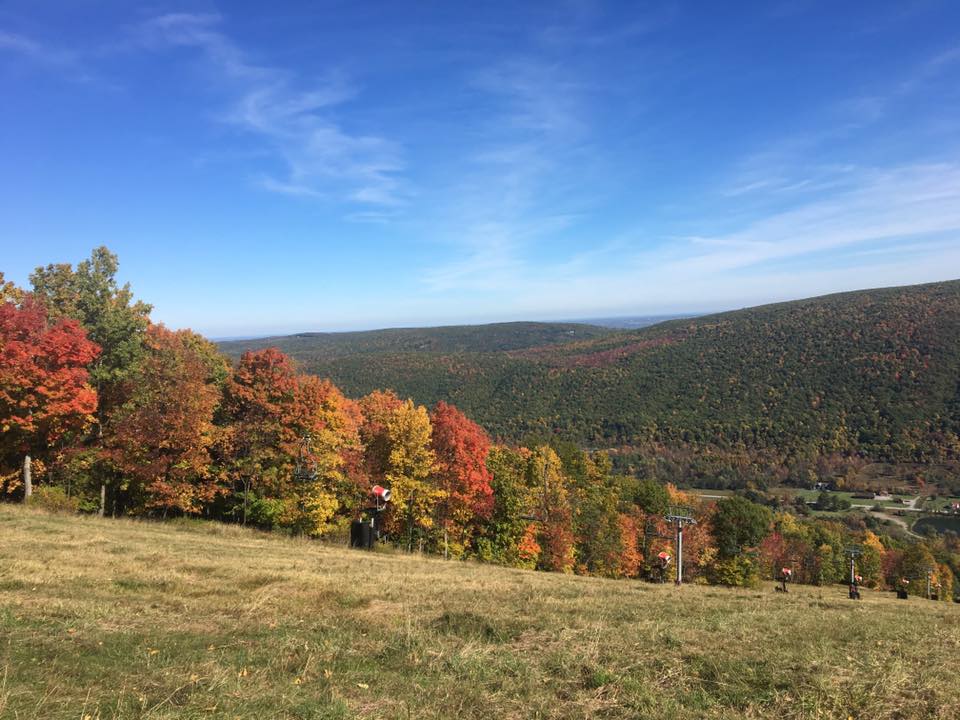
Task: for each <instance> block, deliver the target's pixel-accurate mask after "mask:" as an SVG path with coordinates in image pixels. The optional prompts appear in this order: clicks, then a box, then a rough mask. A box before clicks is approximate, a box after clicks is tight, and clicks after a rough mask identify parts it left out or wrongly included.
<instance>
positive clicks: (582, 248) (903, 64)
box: [0, 0, 960, 336]
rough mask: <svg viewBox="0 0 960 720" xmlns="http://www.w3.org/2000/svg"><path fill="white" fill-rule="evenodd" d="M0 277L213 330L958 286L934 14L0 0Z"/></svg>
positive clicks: (959, 174) (949, 76)
mask: <svg viewBox="0 0 960 720" xmlns="http://www.w3.org/2000/svg"><path fill="white" fill-rule="evenodd" d="M0 98H2V100H0V248H2V255H0V270H3V271H4V272H5V273H6V275H7V277H8V278H11V279H14V280H15V281H18V282H20V283H25V282H26V278H27V275H28V274H29V272H30V270H31V269H32V268H33V267H35V266H37V265H39V264H45V263H48V262H77V261H79V260H81V259H83V258H84V257H86V256H87V255H88V254H89V251H90V249H91V248H92V247H94V246H96V245H99V244H106V245H107V246H109V247H110V248H111V249H112V250H114V251H115V252H117V253H118V254H119V256H120V260H121V276H122V279H123V280H129V281H130V282H131V283H132V285H133V287H134V290H135V292H136V293H137V295H138V296H140V297H142V298H143V299H145V300H147V301H148V302H151V303H153V304H154V306H155V312H154V317H155V319H158V320H161V321H163V322H165V323H167V324H169V325H171V326H174V327H193V328H194V329H196V330H199V331H201V332H204V333H207V334H209V335H212V336H230V335H248V334H258V333H268V332H286V331H298V330H311V329H314V330H321V329H354V328H370V327H384V326H393V325H410V324H449V323H456V322H487V321H498V320H514V319H556V318H575V317H591V316H593V317H596V316H604V315H606V316H609V315H627V314H654V313H674V312H676V313H682V312H698V311H711V310H720V309H728V308H735V307H743V306H747V305H753V304H759V303H763V302H769V301H775V300H782V299H790V298H798V297H806V296H811V295H817V294H821V293H826V292H832V291H838V290H845V289H855V288H864V287H875V286H886V285H896V284H908V283H915V282H926V281H934V280H943V279H951V278H956V277H960V4H958V3H956V2H953V1H952V0H943V1H939V2H938V1H934V0H929V1H926V2H903V1H897V2H879V1H877V0H871V1H870V2H843V3H837V2H813V1H803V0H794V1H792V2H790V1H783V2H777V1H775V0H773V1H771V0H767V1H765V2H757V3H752V4H751V3H746V2H744V3H705V2H662V3H661V2H649V3H644V2H623V3H601V2H590V1H586V0H585V1H577V2H567V3H561V2H543V3H534V2H530V3H526V2H522V3H517V2H504V3H498V2H484V3H451V2H417V3H401V2H382V3H378V2H366V3H354V2H318V1H315V0H311V1H309V2H306V1H305V2H287V3H269V4H267V3H260V2H230V3H226V2H223V3H210V2H189V1H187V2H178V3H169V4H167V3H165V2H163V0H155V1H154V2H150V3H146V4H138V3H134V2H130V1H129V0H122V1H109V0H77V1H76V2H63V1H62V0H61V2H50V1H48V0H6V1H5V2H3V3H0Z"/></svg>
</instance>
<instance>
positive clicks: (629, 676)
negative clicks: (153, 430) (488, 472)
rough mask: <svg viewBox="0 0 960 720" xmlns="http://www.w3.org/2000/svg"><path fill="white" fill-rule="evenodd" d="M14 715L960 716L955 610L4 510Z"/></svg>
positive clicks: (2, 609) (4, 690) (4, 657)
mask: <svg viewBox="0 0 960 720" xmlns="http://www.w3.org/2000/svg"><path fill="white" fill-rule="evenodd" d="M0 638H2V643H0V717H3V718H50V719H52V720H55V719H58V718H70V719H71V720H81V719H83V718H90V719H96V718H101V719H102V718H223V719H226V718H231V719H235V718H243V719H252V718H316V719H327V720H332V719H335V718H340V719H342V718H372V719H377V718H380V719H383V720H394V719H397V718H401V719H402V718H457V719H458V720H472V719H476V720H480V719H482V720H491V719H493V718H508V719H517V720H519V719H521V718H523V719H526V718H601V717H602V718H646V717H650V718H729V719H731V720H732V719H733V718H760V717H766V718H788V719H790V718H848V717H854V718H871V719H893V718H899V719H901V720H902V719H912V718H917V719H920V718H924V719H929V718H940V719H942V720H947V719H948V718H956V717H958V716H960V695H958V694H957V691H956V666H957V663H958V662H960V605H955V604H952V603H944V602H941V603H935V602H929V601H924V600H918V599H916V598H912V599H911V600H909V601H907V602H900V601H896V600H895V599H893V598H892V596H891V595H890V594H888V593H877V592H872V591H866V592H865V593H864V600H863V601H862V602H859V603H857V602H851V601H849V600H847V599H846V598H845V590H844V588H843V587H839V586H833V587H826V588H815V587H802V586H795V587H793V588H791V592H790V593H789V594H788V595H786V596H784V595H781V594H779V593H774V592H773V588H772V585H769V584H768V585H766V586H765V587H763V588H762V589H758V590H726V589H722V588H716V587H699V586H685V587H684V588H681V589H679V590H678V589H676V588H674V587H672V586H670V585H650V584H645V583H639V582H633V581H612V580H601V579H591V578H580V577H572V576H558V575H551V574H545V573H534V572H524V571H517V570H507V569H500V568H495V567H490V566H479V565H474V564H469V563H457V562H444V561H442V560H436V559H425V558H419V557H412V556H404V555H391V554H382V553H376V554H366V553H361V552H356V551H349V550H346V549H344V548H340V547H329V546H324V545H321V544H319V543H312V542H307V541H300V540H294V539H283V538H278V537H272V536H266V535H262V534H258V533H255V532H251V531H243V530H241V529H238V528H236V527H232V526H231V527H227V526H222V525H212V524H203V523H200V522H194V523H187V524H167V525H162V524H157V523H146V522H143V523H141V522H133V521H126V520H115V521H113V520H98V519H96V518H78V517H63V516H53V515H46V514H42V513H40V512H37V511H30V510H24V509H22V508H20V507H13V506H9V505H0Z"/></svg>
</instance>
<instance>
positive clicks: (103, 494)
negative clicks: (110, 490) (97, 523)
mask: <svg viewBox="0 0 960 720" xmlns="http://www.w3.org/2000/svg"><path fill="white" fill-rule="evenodd" d="M106 510H107V484H106V483H105V482H102V483H100V509H99V510H98V511H97V515H99V516H100V517H103V515H104V513H105V512H106Z"/></svg>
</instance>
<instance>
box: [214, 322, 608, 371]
mask: <svg viewBox="0 0 960 720" xmlns="http://www.w3.org/2000/svg"><path fill="white" fill-rule="evenodd" d="M612 332H613V331H612V330H609V329H607V328H603V327H599V326H597V325H589V324H585V323H560V322H556V323H553V322H509V323H491V324H488V325H450V326H444V327H428V328H389V329H384V330H365V331H359V332H327V333H323V332H305V333H297V334H295V335H282V336H276V337H266V338H256V339H250V340H225V341H221V342H219V343H218V344H219V346H220V348H221V350H223V351H224V352H225V353H226V354H227V355H230V356H233V357H239V356H240V354H242V353H243V352H244V351H245V350H257V349H262V348H267V347H276V348H278V349H279V350H281V351H283V352H284V353H287V354H288V355H291V356H293V357H296V358H297V359H298V360H299V361H300V362H304V363H309V362H318V361H323V360H331V359H335V358H342V357H350V356H353V355H367V354H370V353H380V354H383V353H406V352H415V353H424V352H426V353H462V352H492V351H506V350H519V349H523V348H529V347H538V346H547V345H552V344H556V343H567V342H570V341H572V340H588V339H592V338H598V337H603V336H605V335H609V334H611V333H612Z"/></svg>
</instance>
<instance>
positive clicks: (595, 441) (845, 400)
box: [228, 281, 960, 478]
mask: <svg viewBox="0 0 960 720" xmlns="http://www.w3.org/2000/svg"><path fill="white" fill-rule="evenodd" d="M398 332H403V331H398ZM462 332H466V331H462ZM553 337H554V338H555V339H557V336H556V335H554V336H553ZM559 339H562V335H561V336H560V338H559ZM296 342H298V341H288V342H287V343H286V344H283V345H281V348H282V349H286V350H287V351H289V352H291V353H292V354H293V355H294V357H296V358H297V359H298V360H300V361H301V362H302V363H303V365H304V367H305V368H306V369H307V370H309V371H311V372H314V373H317V374H320V375H323V376H328V377H330V378H331V379H333V381H334V382H335V383H337V384H338V385H339V386H340V387H342V388H343V389H344V390H345V391H346V392H347V393H348V394H352V395H354V396H358V395H361V394H364V393H367V392H370V391H371V390H373V389H375V388H380V387H390V388H393V389H395V390H396V391H397V392H398V393H399V394H401V395H403V396H412V397H413V398H415V399H416V400H417V401H418V402H422V403H427V404H432V403H434V402H436V401H437V400H441V399H442V400H446V401H449V402H453V403H455V404H456V405H457V406H459V407H461V408H462V409H463V410H464V411H465V412H466V413H468V414H469V415H470V416H471V417H473V418H474V419H476V420H477V421H479V422H480V423H481V424H483V425H484V426H485V427H486V428H487V429H488V430H489V431H490V432H492V433H493V434H494V435H497V436H500V437H503V438H506V439H512V440H515V439H519V438H521V437H523V436H524V435H527V434H531V433H534V434H536V433H540V434H547V435H551V436H560V437H562V438H565V439H568V440H572V441H575V442H578V443H581V444H584V445H588V446H593V447H612V448H623V447H636V446H639V445H643V444H645V443H656V444H658V445H663V446H666V447H673V448H688V447H701V446H705V445H706V446H710V447H714V448H717V449H719V450H730V449H736V448H741V449H746V450H747V451H750V452H769V453H771V454H773V455H775V456H777V457H778V458H783V457H811V456H812V457H815V456H819V455H827V454H830V453H856V454H860V455H863V456H865V457H867V458H869V459H873V460H882V461H894V462H899V463H921V464H923V463H940V464H941V465H942V464H943V463H946V467H947V470H942V468H941V470H939V471H938V472H941V473H943V472H945V473H946V474H947V475H949V476H951V477H953V478H955V477H956V474H955V473H954V472H953V470H952V469H951V468H952V467H953V466H952V465H951V463H952V462H954V461H955V460H956V458H957V455H958V452H960V446H958V443H957V440H956V435H957V434H958V433H960V382H958V378H960V281H951V282H944V283H935V284H929V285H920V286H911V287H903V288H888V289H880V290H867V291H859V292H850V293H842V294H837V295H830V296H825V297H819V298H813V299H809V300H802V301H796V302H788V303H779V304H774V305H766V306H762V307H756V308H750V309H747V310H740V311H735V312H728V313H722V314H718V315H711V316H704V317H699V318H695V319H687V320H674V321H670V322H665V323H660V324H658V325H654V326H652V327H648V328H643V329H641V330H637V331H629V332H602V333H601V332H598V333H597V335H596V336H595V337H588V338H586V339H574V340H572V341H567V342H553V343H549V344H548V343H543V344H540V345H535V344H533V343H528V344H527V345H526V346H523V347H520V346H515V347H506V346H504V347H502V348H501V349H500V350H499V351H496V352H494V351H487V352H481V351H478V350H477V347H476V346H474V348H473V349H472V350H471V349H465V348H464V349H461V350H459V351H456V352H454V351H449V350H443V349H436V350H426V349H424V350H412V349H406V350H400V349H399V348H394V349H392V350H389V351H386V350H384V351H377V352H375V353H374V351H372V350H371V351H367V352H359V351H358V352H351V353H346V354H343V355H341V356H339V357H332V356H331V355H329V354H328V355H326V356H324V355H322V354H320V353H317V352H314V351H312V350H311V351H307V352H300V351H298V350H297V348H296V347H295V346H292V345H291V343H293V344H294V345H295V343H296ZM247 345H248V346H249V343H248V344H247ZM441 346H442V344H440V343H438V344H436V345H434V347H435V348H440V347H441ZM228 348H229V349H231V350H233V351H235V352H236V351H238V350H239V348H240V346H239V345H233V346H228ZM493 349H494V348H492V347H491V348H490V350H493ZM777 462H780V461H779V460H777Z"/></svg>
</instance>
